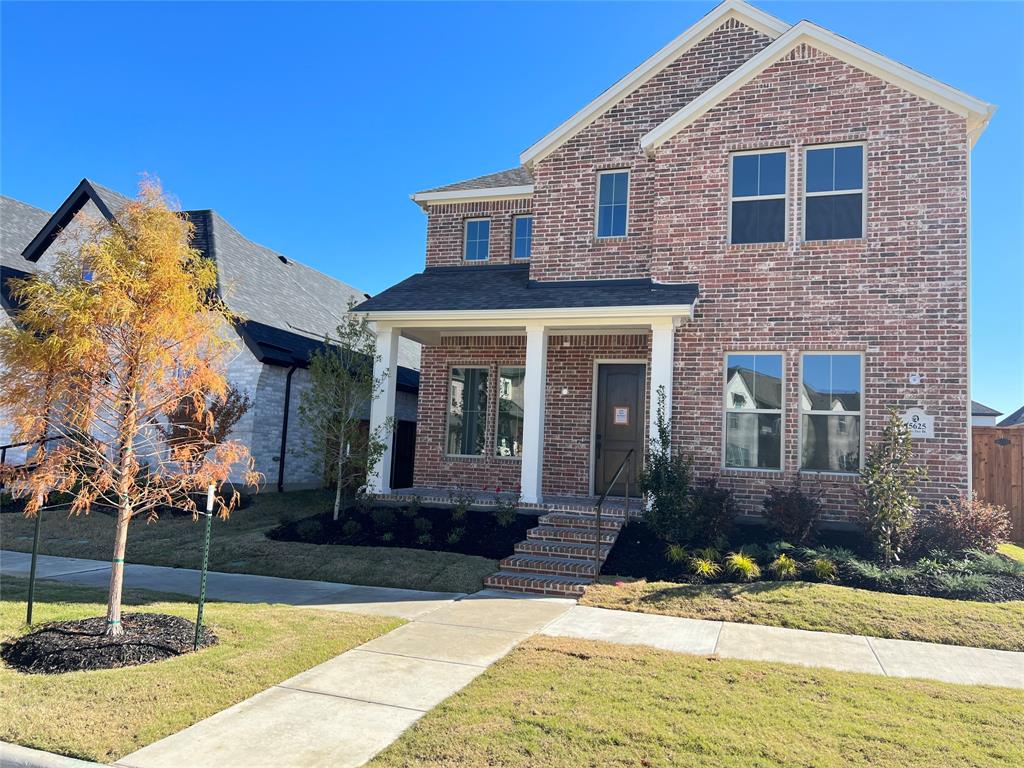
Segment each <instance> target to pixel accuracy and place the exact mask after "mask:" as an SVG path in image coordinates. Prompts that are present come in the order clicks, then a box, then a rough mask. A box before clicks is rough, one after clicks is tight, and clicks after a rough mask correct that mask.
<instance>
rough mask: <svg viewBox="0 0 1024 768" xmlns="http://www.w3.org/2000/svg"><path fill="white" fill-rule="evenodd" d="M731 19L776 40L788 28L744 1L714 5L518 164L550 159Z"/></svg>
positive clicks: (535, 145) (550, 134)
mask: <svg viewBox="0 0 1024 768" xmlns="http://www.w3.org/2000/svg"><path fill="white" fill-rule="evenodd" d="M729 19H736V20H737V21H739V22H741V23H742V24H745V25H746V26H748V27H751V28H752V29H755V30H757V31H758V32H760V33H761V34H763V35H767V36H768V37H770V38H772V39H773V40H774V39H775V38H777V37H778V36H779V35H781V34H782V33H783V32H785V31H786V30H787V29H789V24H786V23H785V22H784V21H782V20H780V19H777V18H775V17H774V16H772V15H770V14H767V13H765V12H764V11H761V10H758V9H757V8H754V7H753V6H751V5H748V4H747V3H744V2H742V0H726V2H724V3H722V4H721V5H718V6H715V7H714V8H713V9H712V10H711V11H709V12H708V13H707V14H706V15H705V16H703V17H702V18H701V19H700V21H698V22H697V23H696V24H694V25H693V26H691V27H690V28H689V29H687V30H686V31H685V32H683V33H682V34H681V35H679V37H677V38H676V39H675V40H673V41H672V42H670V43H669V44H668V45H666V46H665V47H664V48H662V49H661V50H660V51H658V52H657V53H656V54H654V55H653V56H651V57H650V58H649V59H647V60H646V61H645V62H644V63H643V64H641V65H640V66H639V67H637V68H636V69H634V70H633V71H632V72H630V73H629V74H628V75H626V76H625V77H623V78H622V79H621V80H619V81H618V82H617V83H615V85H613V86H612V87H611V88H609V89H608V90H606V91H604V92H603V93H602V94H601V95H600V96H598V97H597V98H596V99H594V100H593V101H592V102H590V103H589V104H587V106H585V107H584V108H583V109H581V110H580V111H579V112H577V113H576V114H575V115H573V116H572V117H570V118H569V119H568V120H566V121H565V122H564V123H562V124H561V125H560V126H558V127H557V128H556V129H555V130H553V131H552V132H551V133H549V134H548V135H547V136H545V137H544V138H542V139H541V140H540V141H538V142H537V143H536V144H534V145H533V146H531V147H530V148H529V149H527V150H526V151H525V152H523V153H522V154H521V155H520V156H519V162H520V163H521V164H522V165H525V166H527V167H531V166H532V165H533V164H534V163H536V162H538V161H540V160H542V159H543V158H545V157H547V156H548V155H549V154H551V153H552V152H554V151H555V150H556V149H558V148H559V147H560V146H562V144H564V143H565V142H567V141H568V140H569V139H571V138H572V137H573V136H575V135H576V134H577V133H579V132H580V131H582V130H583V129H584V128H586V127H587V126H588V125H590V124H591V123H592V122H593V121H594V120H596V119H597V118H598V117H600V116H601V115H602V114H603V113H604V112H605V111H607V110H608V109H610V108H611V107H613V106H614V105H615V104H617V103H618V102H619V101H621V100H622V99H624V98H625V97H626V96H628V95H629V94H631V93H632V92H633V91H635V90H636V89H637V88H639V87H640V86H641V85H643V84H644V83H646V82H647V81H648V80H650V79H651V78H652V77H654V76H655V75H657V74H658V73H659V72H661V71H662V70H663V69H664V68H665V67H667V66H668V65H669V64H671V63H672V62H673V61H675V60H676V59H678V58H679V57H680V56H682V55H683V54H684V53H686V52H687V51H688V50H689V49H690V48H692V47H693V46H695V45H696V44H697V43H699V42H700V41H701V40H703V39H704V38H705V37H707V36H708V35H709V34H710V33H711V32H713V31H715V30H716V29H718V28H719V27H720V26H722V24H724V23H725V22H726V21H727V20H729Z"/></svg>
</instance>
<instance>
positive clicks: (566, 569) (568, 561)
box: [484, 507, 625, 597]
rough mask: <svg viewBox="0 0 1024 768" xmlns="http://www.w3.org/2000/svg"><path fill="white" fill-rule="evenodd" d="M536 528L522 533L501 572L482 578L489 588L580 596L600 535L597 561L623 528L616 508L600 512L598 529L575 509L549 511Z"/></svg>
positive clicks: (589, 517) (592, 570)
mask: <svg viewBox="0 0 1024 768" xmlns="http://www.w3.org/2000/svg"><path fill="white" fill-rule="evenodd" d="M537 523H538V525H537V527H535V528H531V529H530V530H529V531H527V533H526V541H521V542H519V543H518V544H516V546H515V552H514V553H513V554H512V555H510V556H508V557H506V558H505V559H504V560H502V561H501V570H500V571H498V572H497V573H495V574H492V575H490V576H488V577H487V578H486V579H485V580H484V585H485V586H487V587H489V588H490V589H504V590H507V591H510V592H530V593H533V594H540V595H553V596H558V597H580V596H581V595H582V594H583V591H584V590H585V589H586V587H587V585H588V584H592V583H593V582H594V578H595V577H596V576H597V573H598V569H597V568H596V567H595V563H594V547H595V544H597V542H598V538H599V537H600V545H601V548H600V559H601V562H602V563H603V562H604V560H605V558H607V557H608V553H609V552H610V551H611V548H612V545H613V544H615V539H616V538H618V535H619V531H620V530H621V529H622V526H623V525H625V517H624V516H623V513H622V510H620V509H609V510H608V511H607V512H604V511H602V513H601V527H600V531H599V530H598V526H597V517H596V516H595V515H594V513H593V511H592V510H591V511H589V512H585V511H583V510H582V509H580V508H579V507H573V508H570V509H558V510H552V511H550V512H548V513H546V514H544V515H541V516H540V517H539V518H538V519H537Z"/></svg>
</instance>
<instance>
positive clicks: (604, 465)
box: [594, 363, 644, 496]
mask: <svg viewBox="0 0 1024 768" xmlns="http://www.w3.org/2000/svg"><path fill="white" fill-rule="evenodd" d="M594 430H595V432H594V493H597V494H601V493H604V492H605V490H606V489H607V488H608V486H609V485H610V484H611V481H612V478H613V477H614V476H615V473H616V472H617V471H618V469H619V465H620V464H621V463H622V460H623V459H625V458H626V454H627V453H628V452H629V449H630V448H632V449H633V461H631V462H630V467H629V474H630V477H629V495H630V496H633V495H635V494H636V472H637V467H639V466H640V459H641V457H642V456H643V453H644V445H643V441H644V366H643V365H640V364H636V363H600V364H599V365H598V366H597V414H596V418H595V419H594ZM625 493H626V471H625V470H623V472H622V474H621V475H620V476H619V480H618V482H617V483H615V487H614V488H612V489H611V491H610V495H612V496H624V495H625Z"/></svg>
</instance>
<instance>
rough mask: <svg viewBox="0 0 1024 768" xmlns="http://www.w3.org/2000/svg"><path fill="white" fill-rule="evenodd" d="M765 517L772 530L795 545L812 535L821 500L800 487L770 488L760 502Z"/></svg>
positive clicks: (809, 538) (804, 542)
mask: <svg viewBox="0 0 1024 768" xmlns="http://www.w3.org/2000/svg"><path fill="white" fill-rule="evenodd" d="M761 507H762V509H763V511H764V517H765V520H766V521H767V522H768V525H769V527H770V528H772V530H774V531H776V532H777V533H778V534H779V535H781V536H783V537H785V538H786V540H788V541H792V542H794V543H796V544H806V543H808V542H809V541H811V539H812V538H813V535H814V524H815V522H816V521H817V519H818V517H819V515H820V514H821V501H820V500H819V498H818V497H816V496H811V495H809V494H806V493H804V492H803V491H802V490H800V487H799V486H793V487H791V488H775V487H772V488H771V489H770V490H769V491H768V495H767V496H765V498H764V501H763V502H762V503H761Z"/></svg>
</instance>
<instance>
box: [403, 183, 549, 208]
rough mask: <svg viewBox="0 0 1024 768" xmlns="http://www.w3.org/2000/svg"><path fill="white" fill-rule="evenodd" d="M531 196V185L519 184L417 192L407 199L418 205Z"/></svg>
mask: <svg viewBox="0 0 1024 768" xmlns="http://www.w3.org/2000/svg"><path fill="white" fill-rule="evenodd" d="M532 194H533V184H520V185H518V186H514V187H482V188H480V189H451V190H448V191H446V192H417V193H416V194H414V195H410V196H409V197H410V198H411V199H412V200H413V202H416V203H420V204H421V205H422V204H424V203H426V204H430V203H452V202H460V201H462V200H466V201H470V202H472V201H479V200H507V199H511V198H516V197H529V196H530V195H532Z"/></svg>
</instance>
